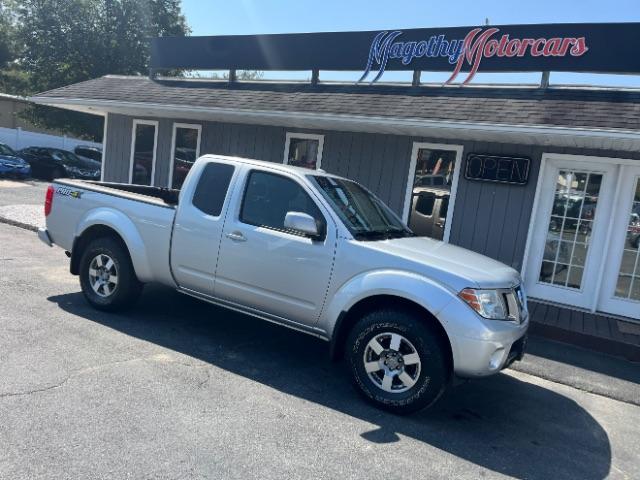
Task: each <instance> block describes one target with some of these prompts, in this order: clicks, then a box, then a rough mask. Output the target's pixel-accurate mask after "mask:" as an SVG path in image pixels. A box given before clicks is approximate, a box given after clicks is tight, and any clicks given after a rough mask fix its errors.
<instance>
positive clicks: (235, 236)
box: [227, 232, 247, 242]
mask: <svg viewBox="0 0 640 480" xmlns="http://www.w3.org/2000/svg"><path fill="white" fill-rule="evenodd" d="M227 238H229V239H231V240H233V241H234V242H246V241H247V237H245V236H244V235H243V234H242V233H241V232H231V233H227Z"/></svg>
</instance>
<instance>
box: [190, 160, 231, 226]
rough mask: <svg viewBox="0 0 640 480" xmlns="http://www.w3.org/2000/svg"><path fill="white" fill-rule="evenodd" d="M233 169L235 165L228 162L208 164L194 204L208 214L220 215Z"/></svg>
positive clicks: (195, 195)
mask: <svg viewBox="0 0 640 480" xmlns="http://www.w3.org/2000/svg"><path fill="white" fill-rule="evenodd" d="M233 170H234V168H233V166H232V165H228V164H226V163H208V164H206V165H205V167H204V169H203V170H202V174H201V175H200V180H198V185H196V191H195V193H194V194H193V202H192V203H193V206H194V207H196V208H197V209H198V210H201V211H202V212H204V213H206V214H207V215H211V216H214V217H217V216H219V215H220V213H221V212H222V206H223V205H224V199H225V198H226V197H227V191H228V190H229V184H230V183H231V177H232V176H233Z"/></svg>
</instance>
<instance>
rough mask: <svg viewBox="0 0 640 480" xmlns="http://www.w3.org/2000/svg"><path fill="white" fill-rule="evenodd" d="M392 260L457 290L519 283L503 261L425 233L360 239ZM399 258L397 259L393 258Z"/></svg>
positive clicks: (391, 266) (500, 286)
mask: <svg viewBox="0 0 640 480" xmlns="http://www.w3.org/2000/svg"><path fill="white" fill-rule="evenodd" d="M361 244H362V246H363V247H365V248H369V249H372V250H376V251H377V252H379V253H380V254H382V255H388V256H389V257H394V258H395V259H396V261H395V262H394V261H393V260H392V259H391V258H389V261H388V262H385V263H388V264H389V265H388V266H389V267H390V268H393V264H395V265H398V263H400V265H402V268H405V269H410V270H411V271H413V272H415V273H418V274H420V275H424V276H426V277H428V278H431V279H433V280H435V281H437V282H439V283H443V284H445V285H447V286H448V287H449V288H451V289H453V290H454V291H456V292H459V291H460V290H462V289H463V288H467V287H472V288H473V287H475V288H509V287H513V286H515V285H518V284H519V283H520V275H519V273H518V272H517V271H516V270H514V269H513V268H511V267H509V266H507V265H505V264H504V263H501V262H498V261H497V260H493V259H492V258H489V257H486V256H484V255H481V254H479V253H476V252H472V251H471V250H467V249H465V248H461V247H456V246H455V245H451V244H448V243H445V242H441V241H438V240H433V239H430V238H427V237H406V238H396V239H390V240H383V241H373V242H366V241H365V242H361ZM397 260H400V262H397Z"/></svg>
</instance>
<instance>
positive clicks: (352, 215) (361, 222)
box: [309, 175, 413, 240]
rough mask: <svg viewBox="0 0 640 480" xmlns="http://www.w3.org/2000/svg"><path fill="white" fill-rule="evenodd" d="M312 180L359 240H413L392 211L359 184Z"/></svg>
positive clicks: (321, 179) (320, 177)
mask: <svg viewBox="0 0 640 480" xmlns="http://www.w3.org/2000/svg"><path fill="white" fill-rule="evenodd" d="M309 177H310V178H311V181H312V182H313V183H314V184H315V185H316V186H317V187H318V190H319V191H320V192H321V193H322V195H323V196H324V197H325V198H326V199H327V201H328V202H329V203H330V204H331V206H332V207H333V209H334V210H335V211H336V212H337V214H338V216H339V217H340V219H341V220H342V221H343V222H344V224H345V225H346V227H347V228H348V229H349V231H350V232H351V234H352V235H353V236H354V237H355V238H356V239H358V240H379V239H386V238H398V237H408V236H413V233H411V231H410V230H409V229H408V228H407V227H406V226H405V225H404V224H403V223H402V222H401V221H400V219H399V218H398V217H397V216H396V215H395V214H394V213H393V212H392V211H391V210H390V209H389V207H387V206H386V205H385V204H384V203H382V202H381V201H380V200H378V199H377V198H376V197H375V196H374V195H373V194H371V193H370V192H369V191H368V190H366V189H364V188H363V187H361V186H360V185H358V184H357V183H355V182H351V181H349V180H343V179H340V178H332V177H322V176H317V175H310V176H309Z"/></svg>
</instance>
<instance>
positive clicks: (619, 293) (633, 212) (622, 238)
mask: <svg viewBox="0 0 640 480" xmlns="http://www.w3.org/2000/svg"><path fill="white" fill-rule="evenodd" d="M621 168H622V169H623V170H622V172H621V173H622V174H621V181H620V188H619V189H618V197H619V198H618V201H616V206H617V207H618V208H617V209H615V210H614V211H613V214H614V215H615V218H614V219H613V220H614V221H613V228H612V229H611V241H610V248H609V251H608V252H605V253H604V255H603V260H604V262H605V268H604V272H605V273H604V276H603V288H602V293H601V296H600V302H599V305H598V310H601V311H604V312H609V313H614V314H617V315H623V316H626V317H630V318H634V319H636V320H640V252H639V251H640V167H635V166H622V167H621Z"/></svg>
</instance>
